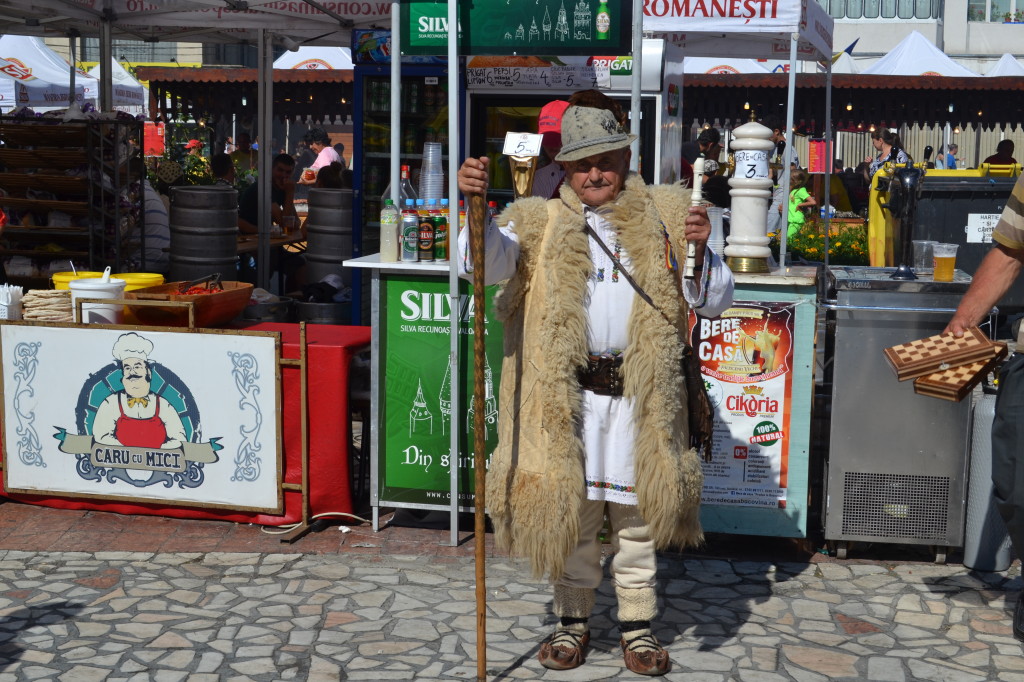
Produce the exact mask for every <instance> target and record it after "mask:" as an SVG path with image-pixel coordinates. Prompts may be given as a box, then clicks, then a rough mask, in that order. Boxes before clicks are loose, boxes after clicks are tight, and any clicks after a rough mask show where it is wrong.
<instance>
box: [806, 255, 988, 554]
mask: <svg viewBox="0 0 1024 682" xmlns="http://www.w3.org/2000/svg"><path fill="white" fill-rule="evenodd" d="M893 271H894V268H868V267H847V266H835V267H832V268H829V269H827V270H826V273H827V277H826V283H825V300H824V302H823V303H822V307H823V308H824V309H825V310H826V339H825V342H826V346H825V368H826V372H825V382H826V389H829V388H830V389H831V399H832V400H831V425H830V427H829V443H828V450H829V451H828V456H827V464H826V467H827V473H826V475H825V481H824V485H825V495H824V505H825V509H824V512H825V539H826V540H831V541H836V542H837V543H838V544H837V554H838V555H839V557H840V558H845V557H846V552H847V547H848V544H849V542H851V541H865V542H881V543H887V542H888V543H898V544H911V545H929V546H933V547H935V548H936V559H937V560H939V561H942V560H944V559H945V548H947V547H959V546H961V545H962V544H963V537H964V515H965V509H966V506H965V497H966V481H967V464H968V452H969V439H970V413H971V400H970V398H966V399H964V400H963V401H961V402H947V401H945V400H939V399H936V398H930V397H926V396H923V395H917V394H915V393H914V386H913V383H914V382H913V381H902V382H901V381H897V378H896V374H895V372H894V371H893V370H892V368H891V367H890V366H889V364H888V363H887V362H886V360H885V357H884V355H883V350H884V349H886V348H889V347H891V346H895V345H898V344H901V343H906V342H908V341H913V340H916V339H922V338H925V337H927V336H932V335H933V334H938V333H941V332H942V330H943V328H944V327H945V326H946V323H947V322H948V321H949V318H950V317H951V316H952V314H953V312H954V311H955V309H956V307H957V304H958V303H959V301H960V298H961V297H962V296H963V294H964V292H965V291H966V290H967V287H968V286H970V282H971V278H970V276H968V275H967V274H966V273H964V272H962V271H961V270H957V271H956V272H955V275H954V279H953V281H952V282H935V281H933V280H932V279H931V277H930V276H922V277H921V278H920V279H916V280H912V281H901V280H894V279H891V277H890V275H892V273H893Z"/></svg>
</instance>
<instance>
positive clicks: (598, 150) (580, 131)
mask: <svg viewBox="0 0 1024 682" xmlns="http://www.w3.org/2000/svg"><path fill="white" fill-rule="evenodd" d="M635 139H636V135H630V134H629V133H627V132H626V131H624V130H623V129H622V128H621V127H619V123H618V121H616V120H615V115H614V114H612V112H610V111H608V110H607V109H594V108H592V107H569V108H568V109H566V110H565V113H564V114H562V151H560V152H559V153H558V156H556V157H555V160H556V161H579V160H580V159H585V158H587V157H588V156H595V155H597V154H604V153H605V152H610V151H614V150H616V149H625V148H626V147H629V145H630V144H632V143H633V140H635Z"/></svg>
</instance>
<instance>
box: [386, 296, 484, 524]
mask: <svg viewBox="0 0 1024 682" xmlns="http://www.w3.org/2000/svg"><path fill="white" fill-rule="evenodd" d="M382 284H383V286H384V288H385V291H384V295H383V298H384V305H383V313H382V322H383V330H382V332H383V333H382V335H381V336H382V339H383V349H382V351H383V353H384V356H383V357H384V367H385V368H386V371H385V376H384V390H383V393H382V396H381V400H382V403H383V411H382V415H381V419H380V425H381V430H380V434H379V438H380V440H379V453H380V456H379V457H378V462H379V463H378V466H379V470H378V474H379V478H378V493H379V496H380V500H381V502H382V503H384V502H404V503H409V504H433V505H441V506H446V505H448V504H450V498H451V494H450V490H451V466H452V464H453V463H455V464H456V465H457V466H458V470H459V498H460V499H459V504H460V505H462V506H469V505H472V503H473V499H474V492H473V480H474V476H475V469H474V467H475V465H476V464H477V457H476V453H475V452H474V451H473V440H474V437H475V436H474V429H473V420H474V413H475V411H476V410H477V409H482V410H483V411H484V418H485V423H486V426H487V458H488V460H489V459H490V455H491V453H492V452H493V451H494V447H495V445H496V444H497V442H498V435H497V422H498V397H497V396H498V376H499V375H500V374H501V358H502V330H501V325H500V324H499V323H498V322H497V321H496V320H495V319H494V313H493V307H492V306H493V303H492V302H493V299H494V293H495V291H496V287H489V288H488V290H487V326H486V333H487V341H486V351H487V364H486V367H485V370H484V371H485V376H484V383H485V386H486V396H485V399H484V405H482V406H477V405H475V404H474V403H473V312H474V309H473V296H472V291H471V288H470V286H469V284H468V283H467V282H460V299H459V300H460V303H461V306H462V309H461V310H460V311H459V320H460V323H459V358H460V363H461V364H460V366H459V368H458V376H459V381H458V391H459V405H460V406H461V407H460V410H459V413H458V414H453V411H452V404H451V397H450V396H451V387H452V374H451V372H450V371H449V363H448V355H449V351H450V348H451V337H450V336H449V334H450V329H451V304H452V302H451V297H450V296H449V295H448V279H447V278H444V279H441V278H437V277H423V276H389V277H388V278H387V279H386V280H384V282H383V283H382ZM452 428H457V429H459V430H460V432H461V433H460V436H459V447H460V452H459V454H458V457H453V456H452V452H451V429H452Z"/></svg>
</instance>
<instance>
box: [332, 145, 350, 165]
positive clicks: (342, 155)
mask: <svg viewBox="0 0 1024 682" xmlns="http://www.w3.org/2000/svg"><path fill="white" fill-rule="evenodd" d="M334 151H336V152H337V153H338V161H339V162H340V163H341V165H342V166H343V167H345V168H348V161H346V160H345V145H343V144H342V143H341V142H337V143H335V145H334Z"/></svg>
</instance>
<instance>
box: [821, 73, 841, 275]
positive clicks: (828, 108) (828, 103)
mask: <svg viewBox="0 0 1024 682" xmlns="http://www.w3.org/2000/svg"><path fill="white" fill-rule="evenodd" d="M834 136H835V134H834V133H833V131H832V57H831V55H829V56H828V57H826V58H825V134H824V135H822V137H824V138H825V145H826V146H825V156H826V157H827V158H828V166H827V167H826V168H825V191H824V194H825V220H824V221H823V222H824V229H825V267H826V268H827V267H828V265H829V263H828V260H829V259H828V252H829V241H830V235H831V223H832V218H831V215H832V212H831V211H830V210H828V209H829V206H831V205H832V169H833V168H834V167H835V165H836V142H838V140H836V141H833V137H834Z"/></svg>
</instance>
